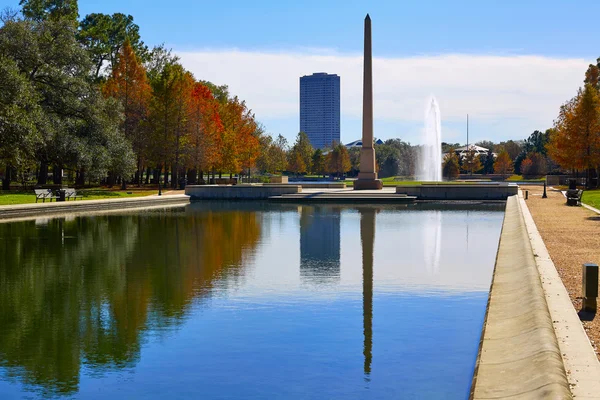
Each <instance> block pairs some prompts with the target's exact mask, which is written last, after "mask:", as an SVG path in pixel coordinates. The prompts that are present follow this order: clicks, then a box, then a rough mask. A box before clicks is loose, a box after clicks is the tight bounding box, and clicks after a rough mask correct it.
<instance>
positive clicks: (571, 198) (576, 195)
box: [567, 189, 583, 206]
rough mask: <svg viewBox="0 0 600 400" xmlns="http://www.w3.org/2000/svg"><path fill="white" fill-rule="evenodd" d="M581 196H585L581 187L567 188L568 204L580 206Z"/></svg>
mask: <svg viewBox="0 0 600 400" xmlns="http://www.w3.org/2000/svg"><path fill="white" fill-rule="evenodd" d="M581 196H583V190H581V189H569V190H567V205H568V206H580V205H581Z"/></svg>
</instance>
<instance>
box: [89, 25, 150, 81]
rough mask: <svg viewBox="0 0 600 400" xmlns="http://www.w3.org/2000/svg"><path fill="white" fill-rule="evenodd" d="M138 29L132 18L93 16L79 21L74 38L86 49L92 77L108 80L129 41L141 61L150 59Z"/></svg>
mask: <svg viewBox="0 0 600 400" xmlns="http://www.w3.org/2000/svg"><path fill="white" fill-rule="evenodd" d="M139 31H140V28H139V26H137V25H136V24H135V23H134V22H133V17H132V16H131V15H125V14H121V13H115V14H113V15H107V14H100V13H93V14H89V15H86V17H85V18H84V19H83V20H82V21H81V23H80V28H79V32H78V34H77V37H78V39H79V41H80V42H81V44H82V45H83V46H84V47H85V48H86V49H87V51H88V52H89V54H90V57H91V59H92V62H93V64H94V76H95V77H96V78H99V77H101V76H103V75H105V76H108V75H109V74H110V73H111V71H112V69H113V68H114V67H115V65H116V63H117V60H118V57H119V52H120V51H121V47H122V46H123V44H124V43H125V41H126V40H129V43H130V45H131V47H132V48H133V51H134V52H135V54H136V55H137V57H139V58H140V60H141V61H147V60H148V59H149V57H150V54H149V51H148V47H147V46H146V45H145V44H144V42H143V41H142V40H141V37H140V32H139Z"/></svg>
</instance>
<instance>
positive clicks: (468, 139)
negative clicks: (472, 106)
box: [467, 114, 469, 151]
mask: <svg viewBox="0 0 600 400" xmlns="http://www.w3.org/2000/svg"><path fill="white" fill-rule="evenodd" d="M467 151H469V114H467Z"/></svg>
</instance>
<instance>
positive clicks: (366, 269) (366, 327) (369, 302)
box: [358, 208, 376, 379]
mask: <svg viewBox="0 0 600 400" xmlns="http://www.w3.org/2000/svg"><path fill="white" fill-rule="evenodd" d="M358 211H359V213H360V241H361V244H362V265H363V335H364V345H363V355H364V357H365V363H364V373H365V378H367V379H368V378H369V375H370V374H371V362H372V359H373V247H374V242H375V213H376V209H375V208H359V210H358Z"/></svg>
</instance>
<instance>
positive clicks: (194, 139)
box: [186, 82, 224, 184]
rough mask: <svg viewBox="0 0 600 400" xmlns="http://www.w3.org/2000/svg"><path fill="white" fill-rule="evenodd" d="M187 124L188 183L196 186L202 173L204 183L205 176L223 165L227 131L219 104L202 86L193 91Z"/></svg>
mask: <svg viewBox="0 0 600 400" xmlns="http://www.w3.org/2000/svg"><path fill="white" fill-rule="evenodd" d="M188 124H189V134H190V138H189V141H188V153H187V163H186V165H187V167H188V174H187V175H188V182H189V183H191V184H195V183H196V182H197V176H198V172H199V173H200V182H201V183H204V182H205V181H204V172H210V171H212V170H214V169H215V167H216V166H217V165H219V164H220V161H221V146H222V135H223V130H224V128H223V123H222V122H221V116H220V115H219V103H218V102H217V100H216V99H215V98H214V96H213V94H212V93H211V91H210V89H209V88H208V87H207V86H206V85H204V84H202V83H200V82H196V84H195V85H194V88H193V90H192V98H191V101H190V108H189V116H188Z"/></svg>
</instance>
